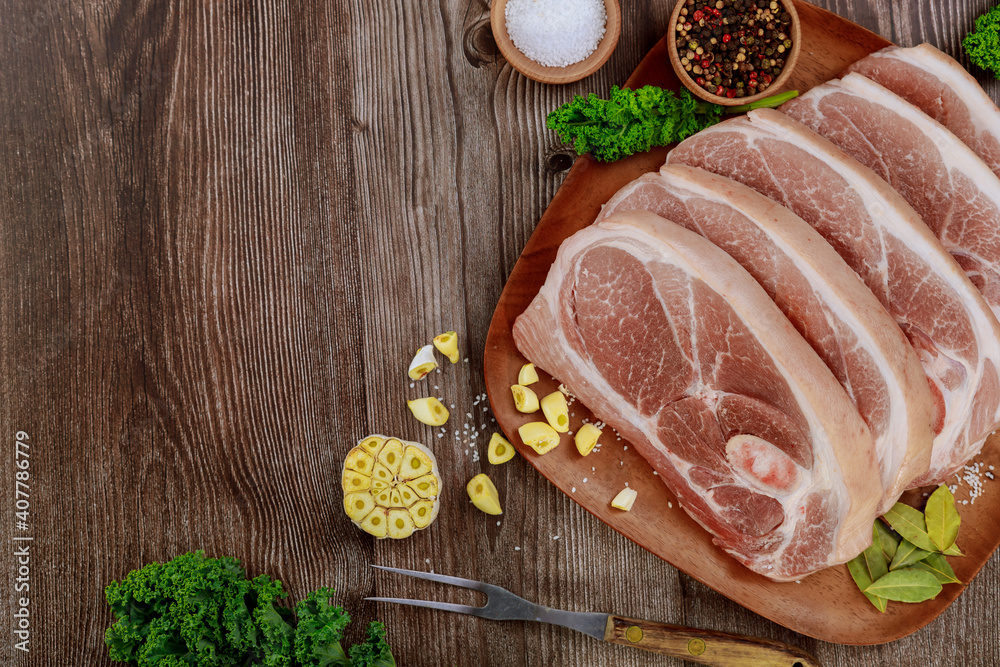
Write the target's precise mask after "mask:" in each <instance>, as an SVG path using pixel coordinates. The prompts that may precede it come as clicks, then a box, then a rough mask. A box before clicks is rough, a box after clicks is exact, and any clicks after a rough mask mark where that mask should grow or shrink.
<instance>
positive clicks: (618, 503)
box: [611, 486, 639, 512]
mask: <svg viewBox="0 0 1000 667" xmlns="http://www.w3.org/2000/svg"><path fill="white" fill-rule="evenodd" d="M638 495H639V493H638V492H637V491H636V490H635V489H630V488H629V487H627V486H626V487H625V488H624V489H622V490H621V491H619V492H618V495H617V496H615V499H614V500H612V501H611V506H612V507H614V508H615V509H619V510H622V511H624V512H628V511H629V510H631V509H632V503H634V502H635V497H636V496H638Z"/></svg>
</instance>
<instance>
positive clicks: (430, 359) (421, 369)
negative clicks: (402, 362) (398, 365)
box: [407, 345, 438, 380]
mask: <svg viewBox="0 0 1000 667" xmlns="http://www.w3.org/2000/svg"><path fill="white" fill-rule="evenodd" d="M437 365H438V364H437V360H436V359H435V358H434V346H433V345H424V346H423V347H422V348H420V349H419V350H417V353H416V355H414V357H413V361H411V362H410V368H409V369H408V370H407V375H409V376H410V379H411V380H423V379H424V377H425V376H426V375H427V374H428V373H430V372H431V371H432V370H434V369H435V368H437Z"/></svg>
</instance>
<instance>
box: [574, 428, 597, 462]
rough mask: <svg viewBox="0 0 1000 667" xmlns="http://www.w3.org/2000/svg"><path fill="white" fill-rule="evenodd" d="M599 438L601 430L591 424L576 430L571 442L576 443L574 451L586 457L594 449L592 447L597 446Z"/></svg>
mask: <svg viewBox="0 0 1000 667" xmlns="http://www.w3.org/2000/svg"><path fill="white" fill-rule="evenodd" d="M600 437H601V429H599V428H597V427H596V426H594V425H593V424H589V423H588V424H584V425H583V426H581V427H580V428H578V429H577V431H576V435H574V436H573V442H575V443H576V451H578V452H580V454H581V455H582V456H586V455H587V454H589V453H590V452H591V450H593V449H594V445H596V444H597V439H598V438H600Z"/></svg>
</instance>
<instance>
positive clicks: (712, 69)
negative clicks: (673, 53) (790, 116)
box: [674, 0, 792, 98]
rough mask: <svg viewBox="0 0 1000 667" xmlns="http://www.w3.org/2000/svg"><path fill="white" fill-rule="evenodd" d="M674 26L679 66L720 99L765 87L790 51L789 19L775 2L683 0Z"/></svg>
mask: <svg viewBox="0 0 1000 667" xmlns="http://www.w3.org/2000/svg"><path fill="white" fill-rule="evenodd" d="M674 27H675V29H676V30H677V39H676V48H677V55H679V56H680V60H681V66H682V67H684V69H685V70H686V71H687V73H688V74H689V75H690V76H691V78H692V79H694V81H695V83H697V84H698V85H699V86H701V87H702V88H704V89H705V90H706V91H707V92H708V93H710V94H713V95H718V96H720V97H730V98H733V97H749V96H750V95H756V94H757V93H759V92H762V91H764V90H767V89H768V88H769V87H770V86H771V83H772V82H773V81H774V80H775V79H777V78H778V75H779V74H780V73H781V70H782V69H783V68H784V66H785V59H786V58H787V57H788V56H789V54H790V53H791V50H792V39H791V34H792V17H791V14H789V13H788V12H787V11H786V10H785V8H784V6H783V5H782V4H781V2H779V1H777V0H707V1H706V0H684V6H683V7H682V8H681V11H680V16H679V17H678V19H677V25H676V26H674Z"/></svg>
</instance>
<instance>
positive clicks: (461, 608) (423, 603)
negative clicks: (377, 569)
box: [365, 598, 482, 616]
mask: <svg viewBox="0 0 1000 667" xmlns="http://www.w3.org/2000/svg"><path fill="white" fill-rule="evenodd" d="M365 600H370V601H371V602H395V603H396V604H407V605H410V606H411V607H426V608H428V609H440V610H441V611H453V612H455V613H457V614H469V615H471V616H479V615H480V611H481V610H482V607H470V606H469V605H467V604H452V603H450V602H434V601H432V600H411V599H408V598H365Z"/></svg>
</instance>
